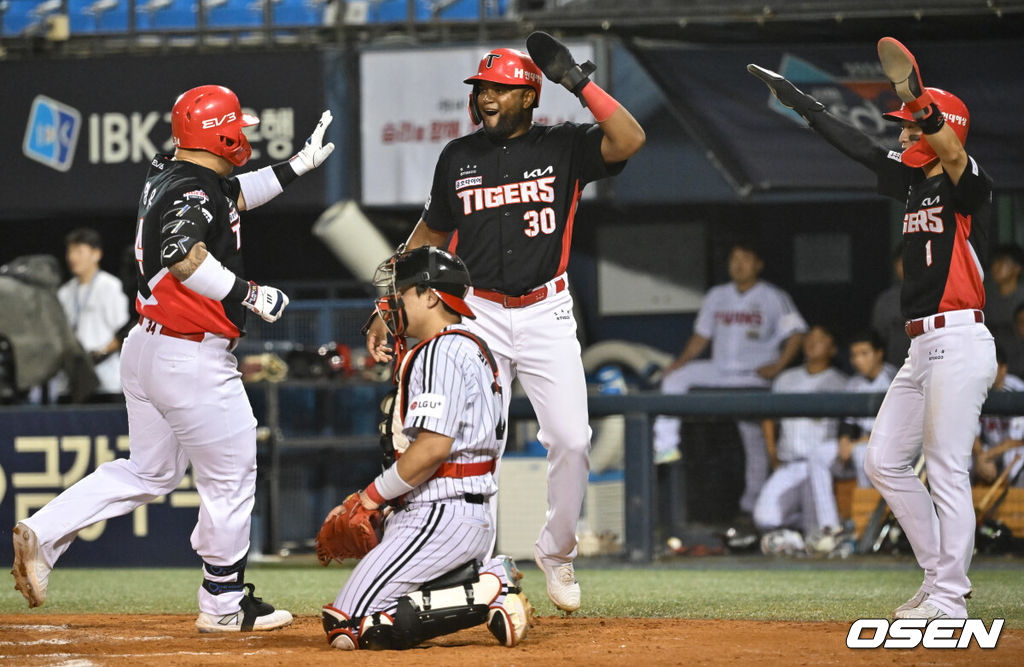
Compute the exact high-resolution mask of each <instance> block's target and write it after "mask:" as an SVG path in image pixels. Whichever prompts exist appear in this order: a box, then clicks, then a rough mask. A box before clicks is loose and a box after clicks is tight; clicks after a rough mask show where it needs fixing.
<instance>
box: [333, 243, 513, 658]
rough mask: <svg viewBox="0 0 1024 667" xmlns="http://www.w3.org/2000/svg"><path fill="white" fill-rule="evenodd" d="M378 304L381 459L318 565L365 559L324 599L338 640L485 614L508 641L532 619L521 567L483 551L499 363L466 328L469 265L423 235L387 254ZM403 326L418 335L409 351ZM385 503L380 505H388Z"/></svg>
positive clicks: (393, 643) (370, 640)
mask: <svg viewBox="0 0 1024 667" xmlns="http://www.w3.org/2000/svg"><path fill="white" fill-rule="evenodd" d="M375 282H376V283H377V285H378V286H381V287H384V288H386V293H385V296H383V297H381V298H380V299H379V300H378V301H377V308H376V311H375V313H374V315H373V317H374V318H376V317H380V318H381V319H382V320H383V321H384V322H385V323H386V324H387V327H388V331H389V332H390V334H391V336H392V337H393V339H394V346H395V349H396V350H397V351H398V354H397V355H396V365H395V382H396V385H397V387H396V391H395V394H394V397H393V400H389V401H387V402H386V408H387V411H386V418H385V421H384V423H383V424H382V434H383V438H382V441H383V442H382V444H383V445H384V448H385V469H384V472H382V473H381V474H380V475H378V476H377V478H376V479H375V480H373V482H372V483H371V484H370V485H369V486H368V487H366V488H365V489H363V490H361V491H359V492H358V493H354V494H352V495H350V496H349V497H348V498H346V499H345V502H344V503H343V504H342V505H339V506H338V507H336V508H335V509H334V510H332V511H331V512H330V514H328V515H327V518H326V519H325V520H324V524H323V526H322V527H321V529H320V533H319V535H318V536H317V557H318V558H319V560H320V562H321V564H323V565H328V564H329V563H330V562H331V560H342V559H345V558H361V561H360V562H359V564H358V565H357V566H356V568H355V570H353V572H352V575H351V576H350V577H349V579H348V581H347V582H346V583H345V585H344V587H342V589H341V591H340V592H339V593H338V596H337V598H335V600H334V603H333V604H329V605H325V606H324V608H323V613H322V616H323V626H324V632H326V633H327V641H328V642H329V643H330V645H331V646H333V647H334V648H338V649H345V650H352V649H357V648H362V649H404V648H409V647H412V646H415V645H416V644H419V643H420V642H423V641H425V640H427V639H431V638H433V637H438V636H440V635H445V634H449V633H452V632H455V631H457V630H462V629H464V628H469V627H472V626H475V625H479V624H482V623H486V624H487V628H488V629H489V630H490V631H491V633H492V634H493V635H494V636H495V637H496V638H497V639H498V641H499V642H501V643H502V644H504V645H505V646H515V645H516V644H517V643H518V642H520V641H521V640H522V639H523V638H524V637H525V636H526V631H527V628H528V625H529V615H530V611H531V608H530V603H529V602H528V601H527V600H526V597H525V596H524V595H523V593H522V591H521V589H520V588H519V580H520V579H521V578H522V575H521V574H520V573H519V571H518V570H517V569H516V566H515V564H514V563H513V562H512V559H510V558H509V557H508V556H496V557H494V558H487V556H488V554H489V552H490V548H491V544H492V543H493V540H494V534H495V533H494V531H495V528H494V523H493V521H492V520H491V513H490V510H489V507H488V503H489V500H490V498H491V496H493V495H494V494H495V493H496V492H497V484H496V480H495V477H494V470H495V467H496V457H497V456H498V452H499V441H500V439H501V437H502V435H503V433H504V429H505V425H504V422H503V420H502V416H501V415H502V401H501V386H500V384H499V382H498V370H497V366H496V365H495V363H494V358H493V356H492V355H491V352H490V349H489V348H488V347H487V344H486V343H485V342H484V341H483V340H482V339H480V338H479V337H477V336H474V335H473V334H471V333H469V331H468V330H467V328H466V327H465V326H464V325H463V324H462V318H463V317H473V312H472V310H470V308H469V306H467V305H466V302H465V301H464V300H463V297H464V296H465V294H466V291H467V288H468V286H469V284H470V281H469V272H468V271H467V270H466V267H465V265H464V264H463V263H462V260H460V259H459V258H458V257H455V256H453V255H451V254H449V253H447V252H445V251H443V250H441V249H439V248H434V247H429V246H424V247H420V248H416V249H415V250H413V251H411V252H408V253H405V252H403V249H400V250H399V252H398V253H397V254H395V255H394V256H392V257H391V258H389V259H388V260H386V261H385V262H384V263H382V264H381V266H380V268H379V269H378V271H377V277H376V280H375ZM406 336H408V337H411V338H415V339H417V340H419V341H420V342H419V344H417V345H416V346H415V347H413V348H412V349H411V350H408V351H405V339H406ZM381 508H384V509H383V510H382V509H381Z"/></svg>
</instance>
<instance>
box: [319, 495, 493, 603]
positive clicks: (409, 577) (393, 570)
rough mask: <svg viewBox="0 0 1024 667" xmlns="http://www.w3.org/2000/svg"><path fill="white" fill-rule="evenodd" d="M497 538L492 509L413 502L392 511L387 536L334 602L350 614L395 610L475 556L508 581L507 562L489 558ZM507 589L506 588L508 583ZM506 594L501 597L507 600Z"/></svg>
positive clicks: (462, 503)
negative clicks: (406, 597) (402, 601)
mask: <svg viewBox="0 0 1024 667" xmlns="http://www.w3.org/2000/svg"><path fill="white" fill-rule="evenodd" d="M493 541H494V521H493V520H492V518H491V510H490V507H489V506H488V505H486V504H482V505H477V504H473V503H467V502H465V501H462V500H448V501H444V502H435V503H417V504H415V505H409V506H407V507H405V508H403V509H401V510H399V511H397V512H395V513H394V514H392V515H391V516H390V517H389V518H388V519H387V521H386V522H385V526H384V536H383V538H382V539H381V541H380V544H378V545H377V546H376V547H374V548H373V549H371V550H370V553H368V554H366V556H364V557H363V559H362V560H360V561H359V564H358V565H356V567H355V569H354V570H352V574H351V575H350V576H349V578H348V580H347V581H346V582H345V585H344V586H343V587H342V588H341V591H339V592H338V596H337V597H336V598H335V600H334V607H335V609H338V610H340V611H343V612H344V613H346V614H348V616H349V617H350V618H361V617H363V616H367V615H369V614H373V613H376V612H379V611H383V612H388V613H391V612H393V611H394V610H395V607H396V606H397V603H398V599H399V598H400V597H402V596H403V595H408V594H409V593H411V592H413V591H415V590H419V588H420V587H421V586H422V585H423V584H425V583H427V582H428V581H431V580H433V579H436V578H437V577H440V576H441V575H443V574H446V573H448V572H451V571H452V570H454V569H455V568H457V567H459V566H460V565H465V564H466V563H468V562H469V561H471V560H477V561H479V562H481V563H482V567H481V568H480V573H481V574H482V573H484V572H491V573H493V574H495V575H497V576H498V578H499V579H501V582H502V584H506V585H507V584H508V583H509V582H508V581H507V577H506V576H505V569H504V567H502V565H501V561H500V560H498V559H496V558H492V559H490V560H488V552H489V551H490V549H491V544H492V543H493ZM502 590H504V586H503V587H502ZM503 601H504V597H503V596H501V595H499V597H498V599H497V600H496V601H495V603H496V604H501V602H503Z"/></svg>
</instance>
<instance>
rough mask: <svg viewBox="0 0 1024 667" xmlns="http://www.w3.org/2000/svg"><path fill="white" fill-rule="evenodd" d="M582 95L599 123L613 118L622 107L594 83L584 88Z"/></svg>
mask: <svg viewBox="0 0 1024 667" xmlns="http://www.w3.org/2000/svg"><path fill="white" fill-rule="evenodd" d="M580 94H581V95H582V96H583V100H584V101H585V102H586V103H587V107H588V108H589V109H590V113H592V114H594V120H596V121H597V122H598V123H603V122H604V121H606V120H608V119H609V118H611V116H612V114H613V113H615V110H616V109H618V108H619V107H620V106H622V105H621V104H619V103H618V102H617V101H616V100H615V98H614V97H612V96H611V95H609V94H608V93H606V92H604V90H603V89H602V88H601V86H599V85H597V84H596V83H594V82H593V81H591V82H590V83H588V84H587V85H586V86H584V87H583V90H582V91H580Z"/></svg>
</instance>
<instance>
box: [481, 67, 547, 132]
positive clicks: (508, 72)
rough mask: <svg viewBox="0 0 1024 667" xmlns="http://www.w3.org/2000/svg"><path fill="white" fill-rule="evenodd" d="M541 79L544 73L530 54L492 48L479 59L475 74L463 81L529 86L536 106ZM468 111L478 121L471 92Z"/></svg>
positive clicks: (538, 101)
mask: <svg viewBox="0 0 1024 667" xmlns="http://www.w3.org/2000/svg"><path fill="white" fill-rule="evenodd" d="M543 80H544V75H543V74H541V71H540V68H539V67H537V65H536V63H534V62H533V60H532V59H531V58H530V56H528V55H526V54H525V53H523V52H522V51H516V50H515V49H494V50H493V51H491V52H490V53H488V54H486V55H485V56H484V57H483V58H481V59H480V65H479V66H478V67H477V72H476V74H474V75H473V76H471V77H469V78H468V79H466V80H464V81H463V83H468V84H472V85H474V86H475V85H476V82H477V81H490V82H492V83H503V84H505V85H507V86H529V87H530V88H533V92H534V93H536V95H535V96H534V98H533V106H534V107H536V106H537V105H538V104H540V84H541V81H543ZM469 113H470V116H472V117H473V122H474V123H479V122H480V118H479V116H478V115H477V110H476V99H475V95H474V94H473V93H470V94H469Z"/></svg>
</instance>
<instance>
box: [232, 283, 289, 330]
mask: <svg viewBox="0 0 1024 667" xmlns="http://www.w3.org/2000/svg"><path fill="white" fill-rule="evenodd" d="M242 305H243V306H245V307H246V308H248V309H249V310H251V311H252V312H254V313H256V314H257V315H259V316H260V317H262V318H263V319H264V320H265V321H267V322H276V321H278V320H279V319H281V315H282V314H283V313H284V308H285V306H287V305H288V295H287V294H285V293H284V292H282V291H281V290H279V289H277V288H276V287H270V286H269V285H257V284H256V283H254V282H252V281H251V280H250V281H249V294H248V295H247V296H246V297H245V298H244V299H242Z"/></svg>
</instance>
